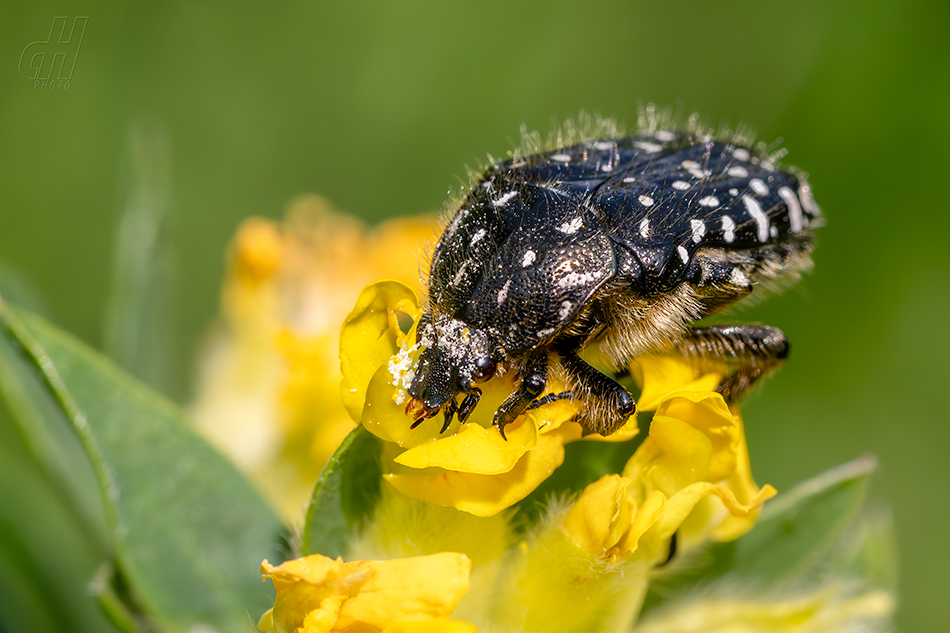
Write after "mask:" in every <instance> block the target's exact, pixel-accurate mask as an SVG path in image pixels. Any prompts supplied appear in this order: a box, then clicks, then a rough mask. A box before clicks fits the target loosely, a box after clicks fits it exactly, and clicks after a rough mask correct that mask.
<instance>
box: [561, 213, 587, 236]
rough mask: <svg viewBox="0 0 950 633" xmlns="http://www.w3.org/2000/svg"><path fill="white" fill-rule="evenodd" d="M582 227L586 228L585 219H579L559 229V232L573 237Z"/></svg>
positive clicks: (566, 223)
mask: <svg viewBox="0 0 950 633" xmlns="http://www.w3.org/2000/svg"><path fill="white" fill-rule="evenodd" d="M582 226H584V218H581V217H577V218H574V219H573V220H570V221H569V222H565V223H564V224H562V225H561V226H559V227H557V230H558V231H560V232H561V233H564V234H565V235H573V234H574V233H577V231H579V230H580V228H581V227H582Z"/></svg>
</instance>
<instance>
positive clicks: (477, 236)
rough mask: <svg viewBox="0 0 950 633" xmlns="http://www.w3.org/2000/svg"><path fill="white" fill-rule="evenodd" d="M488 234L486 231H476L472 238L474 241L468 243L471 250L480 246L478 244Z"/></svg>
mask: <svg viewBox="0 0 950 633" xmlns="http://www.w3.org/2000/svg"><path fill="white" fill-rule="evenodd" d="M487 234H488V232H487V231H486V230H485V229H478V230H477V231H475V235H473V236H472V241H471V242H469V243H468V245H469V248H471V247H472V246H475V245H476V244H478V242H479V241H480V240H481V239H482V238H483V237H485V235H487Z"/></svg>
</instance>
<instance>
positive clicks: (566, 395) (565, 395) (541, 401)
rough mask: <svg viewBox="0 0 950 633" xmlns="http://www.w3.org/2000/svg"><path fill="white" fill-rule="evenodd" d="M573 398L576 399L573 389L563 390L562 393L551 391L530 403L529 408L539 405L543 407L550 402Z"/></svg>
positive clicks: (535, 407)
mask: <svg viewBox="0 0 950 633" xmlns="http://www.w3.org/2000/svg"><path fill="white" fill-rule="evenodd" d="M573 399H574V392H573V391H562V392H561V393H549V394H548V395H546V396H544V397H543V398H538V399H537V400H535V401H534V402H532V403H531V404H529V405H528V408H527V410H528V411H530V410H531V409H537V408H538V407H542V406H544V405H546V404H548V403H549V402H555V401H557V400H573Z"/></svg>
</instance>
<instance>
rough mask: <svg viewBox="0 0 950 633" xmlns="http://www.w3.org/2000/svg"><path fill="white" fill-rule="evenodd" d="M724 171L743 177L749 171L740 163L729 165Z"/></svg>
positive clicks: (736, 176)
mask: <svg viewBox="0 0 950 633" xmlns="http://www.w3.org/2000/svg"><path fill="white" fill-rule="evenodd" d="M726 173H727V174H729V175H730V176H733V177H735V178H745V177H746V176H748V175H749V171H748V170H747V169H746V168H745V167H742V166H741V165H736V166H735V167H730V168H729V169H728V170H726Z"/></svg>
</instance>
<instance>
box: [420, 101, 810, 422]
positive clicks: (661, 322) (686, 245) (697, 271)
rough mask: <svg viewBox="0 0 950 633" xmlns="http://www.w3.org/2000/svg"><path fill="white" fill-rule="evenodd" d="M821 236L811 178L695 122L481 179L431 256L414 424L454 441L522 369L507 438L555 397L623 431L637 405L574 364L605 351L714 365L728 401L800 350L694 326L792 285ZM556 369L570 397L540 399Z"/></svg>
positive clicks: (529, 160) (506, 415) (618, 363)
mask: <svg viewBox="0 0 950 633" xmlns="http://www.w3.org/2000/svg"><path fill="white" fill-rule="evenodd" d="M820 223H821V212H820V210H819V208H818V206H817V205H816V204H815V202H814V199H813V198H812V195H811V191H810V188H809V186H808V183H807V182H806V180H805V178H804V176H803V174H801V173H799V172H797V171H793V170H783V169H781V168H779V167H778V166H777V164H776V161H775V160H772V159H770V157H769V156H768V155H767V154H766V153H765V149H764V148H763V147H762V146H758V147H750V146H749V145H748V143H747V142H746V141H743V140H742V139H741V138H739V137H731V138H723V137H721V136H720V137H716V136H714V135H712V134H709V133H707V132H704V131H702V130H700V129H699V128H698V127H697V126H695V125H692V126H691V128H690V129H689V130H687V131H669V130H664V129H661V128H659V126H657V125H656V120H653V121H652V125H650V126H647V127H642V126H641V129H640V131H639V133H638V134H635V135H633V136H625V137H613V138H611V137H602V138H595V139H590V140H583V141H580V142H576V143H572V144H561V146H557V145H555V146H554V149H550V150H548V151H535V152H533V153H531V152H522V153H516V154H515V155H514V158H512V159H510V160H507V161H503V162H497V163H495V164H493V165H491V166H490V167H489V168H488V169H487V170H486V171H485V173H484V174H483V175H482V176H481V178H480V180H477V181H476V182H475V183H474V185H473V186H472V188H471V190H470V191H469V193H468V194H467V196H465V198H464V199H463V200H462V202H461V205H460V206H459V207H458V209H457V211H456V212H455V214H454V216H453V217H452V219H451V221H450V222H449V224H448V226H447V227H446V228H445V230H444V232H443V233H442V236H441V238H440V239H439V242H438V245H437V246H436V249H435V252H434V253H433V256H432V262H431V270H430V274H429V280H428V292H429V298H428V304H427V306H426V308H425V312H424V314H423V317H422V320H421V321H420V324H419V328H418V340H419V342H420V343H421V344H422V346H423V348H424V349H423V351H422V353H421V356H420V357H419V361H418V364H417V366H416V368H415V372H414V376H413V378H412V381H411V384H410V385H409V389H408V391H409V395H410V396H412V399H411V400H410V401H409V403H408V405H407V407H406V411H407V413H409V414H410V415H412V416H413V417H414V418H415V420H416V423H415V424H418V423H420V422H421V421H422V420H424V419H427V418H429V417H432V416H433V415H435V414H436V413H437V412H438V411H440V410H441V411H443V412H444V414H445V423H444V425H443V431H444V430H445V429H446V428H448V425H449V423H450V422H451V420H452V416H454V415H455V414H456V413H457V414H458V416H459V419H460V420H462V421H463V422H464V421H465V420H466V418H467V417H468V416H469V415H470V414H471V412H472V410H473V409H474V407H475V406H476V405H477V404H478V400H479V397H480V395H481V391H480V390H479V388H478V387H477V386H476V384H478V383H480V382H483V381H485V380H488V379H490V378H491V377H492V376H494V375H496V373H499V372H501V371H515V372H516V375H517V376H518V377H519V378H520V381H519V383H518V387H517V389H516V391H515V392H514V393H512V394H511V395H510V396H509V397H508V398H507V399H506V400H505V402H504V403H503V404H502V405H501V407H499V409H498V410H497V411H496V412H495V417H494V424H496V425H497V426H498V427H499V429H500V430H501V432H502V435H504V428H505V426H506V425H507V424H509V423H510V422H512V421H513V420H514V419H515V418H516V417H518V416H519V415H520V414H521V413H523V412H524V411H525V410H526V409H528V408H529V407H532V406H538V405H539V404H541V403H543V402H545V401H549V400H550V399H552V398H571V399H572V400H575V401H578V402H579V403H580V405H581V407H580V413H579V414H578V422H580V423H581V425H582V426H583V427H584V428H585V430H586V431H587V432H597V433H601V434H604V435H607V434H610V433H612V432H614V431H616V430H617V429H618V428H620V427H621V426H622V425H623V423H624V422H625V421H626V420H627V418H628V417H629V416H630V415H631V414H632V413H633V412H634V410H635V402H634V399H633V397H632V396H631V395H630V394H629V393H628V392H627V390H626V389H625V388H624V387H623V386H621V385H620V384H619V383H617V382H616V381H615V380H614V379H613V378H611V377H609V376H607V375H605V374H603V373H601V372H600V371H598V370H597V369H595V368H593V367H591V366H590V365H589V364H588V363H587V362H585V361H584V360H583V359H582V358H581V357H580V356H579V355H578V352H579V351H580V350H582V349H583V348H584V347H585V346H586V345H588V344H589V343H592V342H596V343H599V344H600V345H601V347H602V349H603V350H604V351H605V352H606V354H607V356H608V357H609V359H610V361H611V363H612V364H613V365H614V369H615V370H617V371H623V369H624V368H625V367H626V366H627V363H628V362H629V361H630V360H631V359H632V358H635V357H637V356H640V355H642V354H650V353H675V354H680V355H682V356H685V357H687V358H689V359H690V360H692V361H693V362H695V363H696V364H697V365H699V366H702V367H713V368H716V369H718V370H719V371H722V373H723V374H724V375H725V376H726V377H725V378H724V380H723V382H722V383H721V384H720V385H719V391H720V392H721V393H722V394H723V395H724V396H725V397H726V399H727V400H729V401H733V400H735V399H737V398H739V397H740V396H742V395H743V394H744V393H745V392H747V391H748V390H749V388H750V387H751V386H752V384H753V383H754V382H755V381H756V380H757V379H758V378H759V377H761V376H762V375H763V374H765V373H767V372H769V371H771V370H772V369H774V368H775V367H777V366H778V365H779V364H781V363H782V362H783V361H784V359H785V358H786V356H787V354H788V341H787V339H786V338H785V336H784V334H782V332H781V331H779V330H778V329H776V328H772V327H760V326H748V325H737V326H729V327H724V326H715V327H694V326H691V324H692V323H693V322H694V321H696V320H698V319H701V318H703V317H705V316H707V315H710V314H712V313H715V312H718V311H719V310H722V309H723V308H725V307H726V306H728V305H730V304H732V303H735V302H736V301H738V300H740V299H743V298H745V297H747V296H749V295H750V294H753V293H756V289H757V288H759V287H766V288H768V287H769V286H776V285H778V282H779V281H780V280H782V279H788V278H795V277H797V276H798V274H799V273H800V272H801V271H802V270H804V269H806V268H807V267H808V266H809V265H810V262H811V260H810V257H809V252H810V250H811V248H812V244H813V236H814V229H815V228H816V227H817V226H819V225H820ZM759 292H761V291H759ZM552 365H553V366H555V367H558V368H559V371H563V373H564V376H565V378H566V382H567V384H568V385H569V387H570V391H567V392H564V393H561V394H556V395H549V396H546V397H545V398H544V399H542V400H539V396H540V395H541V394H542V393H543V392H544V389H545V385H546V382H547V377H548V372H549V367H551V366H552ZM459 394H464V398H463V399H462V401H461V403H460V404H459V403H457V402H456V398H457V397H458V396H459ZM415 424H414V425H413V426H415Z"/></svg>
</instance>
